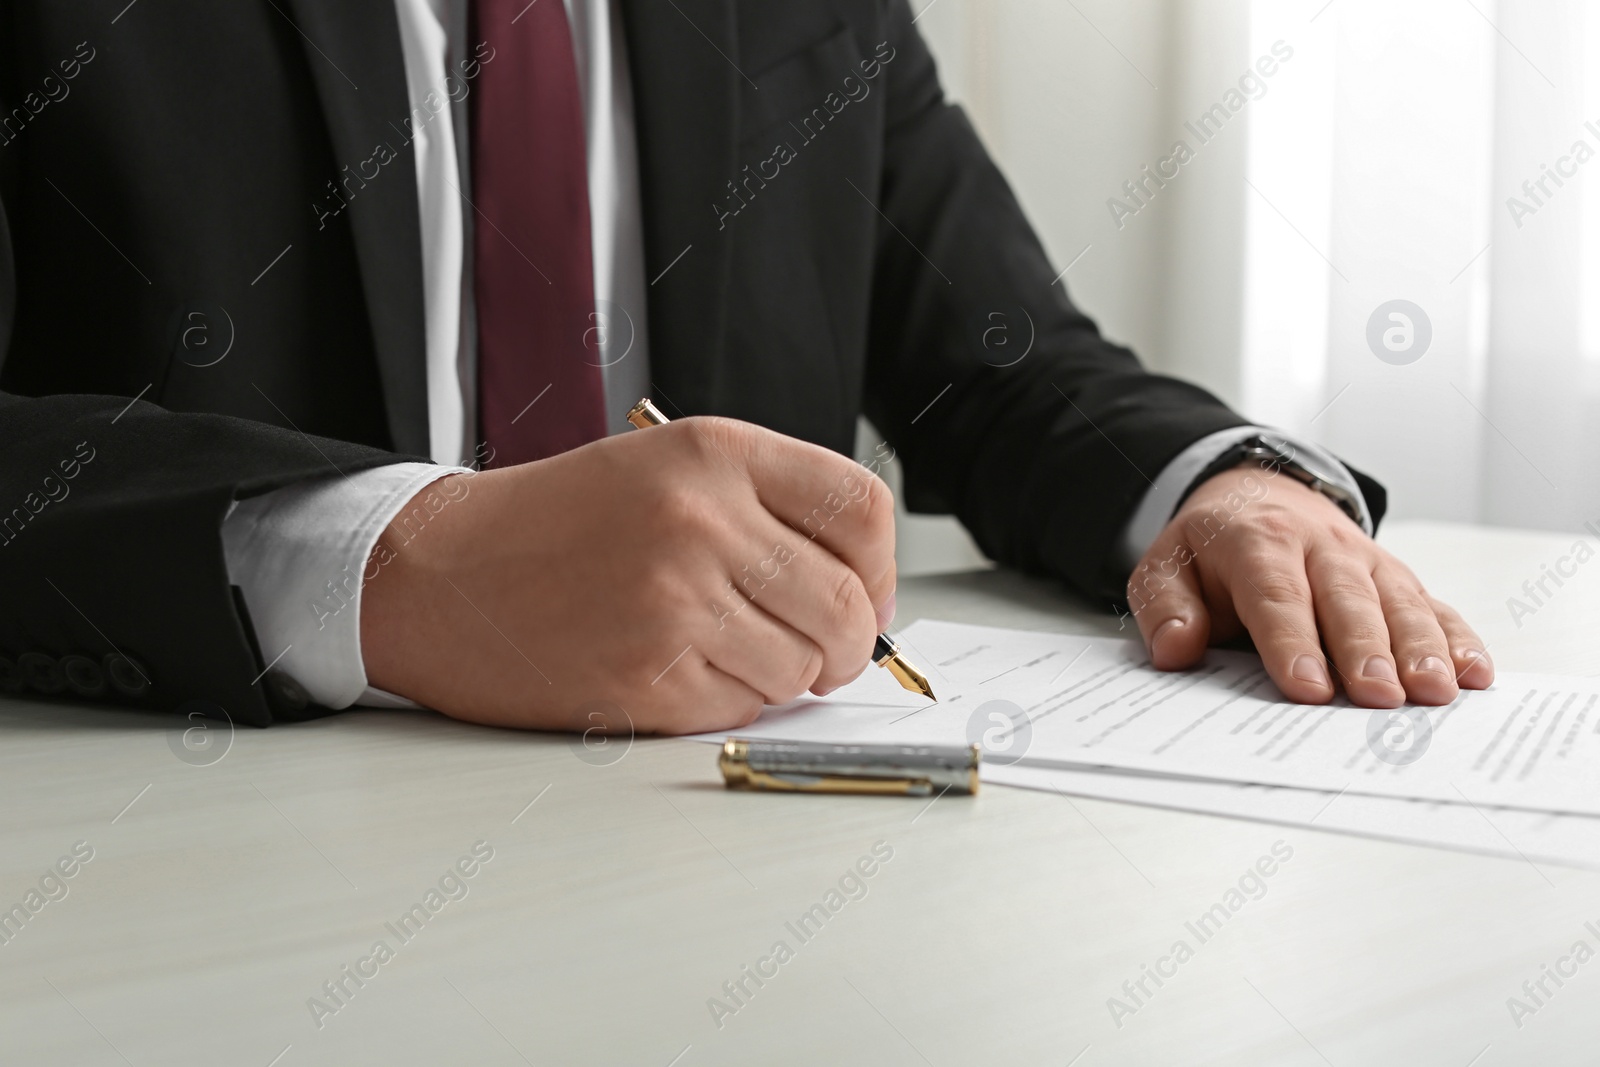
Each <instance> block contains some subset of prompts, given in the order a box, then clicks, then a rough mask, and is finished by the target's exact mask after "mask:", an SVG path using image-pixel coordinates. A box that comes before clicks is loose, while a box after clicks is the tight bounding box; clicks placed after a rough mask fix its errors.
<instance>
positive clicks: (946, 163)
mask: <svg viewBox="0 0 1600 1067" xmlns="http://www.w3.org/2000/svg"><path fill="white" fill-rule="evenodd" d="M888 26H889V44H890V46H891V47H892V48H893V49H894V51H895V55H894V58H893V60H892V62H889V63H887V64H886V65H885V76H886V77H887V79H888V81H887V88H888V97H887V103H886V105H885V106H886V108H887V117H886V127H887V132H886V137H885V144H884V153H883V166H882V171H881V179H880V185H879V188H878V189H877V190H876V194H877V195H876V197H875V201H876V203H877V205H878V207H879V208H880V210H881V211H882V213H883V214H882V218H881V219H880V222H879V227H878V234H877V257H876V261H877V267H876V272H875V278H874V294H873V306H872V321H871V325H870V341H869V356H868V371H867V374H868V381H867V389H866V394H867V401H866V406H867V414H868V417H869V418H870V419H871V420H872V422H873V423H874V425H876V426H877V427H878V429H879V431H880V432H882V433H883V435H884V436H885V437H886V438H887V439H888V441H889V443H890V444H891V445H892V446H893V447H894V448H895V450H896V453H897V455H898V456H899V458H900V459H901V461H902V463H903V472H904V475H905V491H904V496H905V501H906V504H907V506H908V507H909V508H910V509H911V510H913V511H947V512H953V513H954V514H955V515H956V516H957V517H958V518H959V519H960V520H961V521H962V523H963V524H964V525H965V526H966V527H967V529H968V530H970V531H971V532H972V535H973V536H974V538H975V539H976V540H977V542H978V544H979V546H980V547H981V548H982V549H983V551H984V552H985V553H987V554H988V555H989V556H990V557H992V558H993V559H995V560H996V561H998V562H1000V563H1003V564H1006V565H1008V566H1012V567H1016V568H1019V569H1022V570H1024V571H1029V572H1033V573H1043V574H1050V575H1054V576H1057V577H1059V578H1062V579H1065V580H1066V581H1067V582H1068V583H1070V584H1071V585H1073V586H1075V587H1077V588H1078V589H1079V590H1081V591H1083V592H1085V593H1087V594H1089V595H1090V596H1093V597H1096V598H1104V599H1109V600H1113V601H1115V600H1120V599H1121V597H1122V595H1123V592H1124V585H1125V582H1126V580H1127V571H1126V569H1125V565H1124V563H1123V562H1122V561H1121V558H1120V553H1119V551H1118V542H1119V539H1120V538H1121V536H1122V532H1123V530H1124V528H1125V527H1126V525H1127V523H1128V520H1129V518H1130V517H1131V515H1132V514H1133V511H1134V508H1135V507H1136V506H1137V505H1138V503H1139V501H1140V499H1141V498H1142V496H1143V494H1144V492H1145V491H1146V490H1147V489H1148V488H1149V486H1150V485H1151V484H1152V481H1153V479H1155V478H1156V476H1157V475H1158V474H1159V472H1160V471H1161V470H1162V469H1163V468H1164V467H1165V466H1166V465H1167V463H1168V462H1169V461H1171V460H1172V459H1173V458H1174V457H1175V456H1177V455H1178V454H1179V453H1180V452H1182V451H1183V449H1184V448H1185V447H1187V446H1188V445H1190V444H1191V443H1193V442H1195V441H1197V440H1199V439H1200V438H1202V437H1205V436H1206V435H1207V434H1210V433H1212V432H1214V431H1217V430H1222V429H1226V428H1229V427H1233V426H1242V425H1246V424H1248V420H1246V419H1245V418H1243V417H1242V416H1240V415H1238V414H1236V413H1235V412H1233V411H1231V410H1229V409H1228V407H1227V406H1226V405H1224V404H1223V403H1222V402H1221V401H1220V400H1218V399H1217V398H1216V397H1214V396H1212V395H1211V394H1210V393H1208V392H1206V391H1205V390H1203V389H1200V388H1199V387H1197V386H1194V385H1191V384H1189V383H1186V382H1182V381H1179V380H1177V379H1174V378H1169V377H1165V376H1162V375H1156V374H1151V373H1148V372H1147V371H1146V370H1144V368H1142V367H1141V366H1140V364H1139V362H1138V360H1137V359H1136V358H1135V357H1134V356H1133V354H1132V353H1131V352H1129V351H1128V350H1127V349H1126V348H1123V347H1121V346H1119V345H1115V344H1112V343H1111V342H1109V341H1107V340H1106V339H1105V338H1104V337H1102V336H1101V335H1100V333H1099V331H1098V330H1097V329H1096V327H1095V324H1094V323H1093V322H1092V321H1090V319H1089V318H1088V317H1087V316H1085V315H1084V314H1083V313H1082V312H1081V311H1079V310H1078V309H1077V308H1076V307H1075V306H1074V305H1073V303H1072V302H1071V300H1070V299H1069V298H1068V297H1067V294H1066V289H1065V281H1064V280H1059V281H1058V280H1056V279H1057V274H1056V271H1055V269H1053V268H1052V266H1051V264H1050V263H1049V261H1048V260H1047V259H1046V257H1045V253H1044V249H1043V248H1042V246H1041V245H1040V243H1039V240H1038V238H1037V237H1036V236H1035V234H1034V232H1033V230H1032V228H1031V227H1030V226H1029V224H1028V222H1027V220H1026V219H1025V218H1024V217H1023V214H1022V210H1021V207H1020V206H1019V205H1018V203H1017V200H1016V198H1015V196H1014V195H1013V194H1012V192H1011V190H1010V188H1009V187H1008V186H1007V184H1006V181H1005V179H1004V178H1003V177H1002V176H1001V175H1000V172H999V171H998V169H996V167H995V165H994V163H993V162H992V161H991V160H990V158H989V156H988V154H987V153H986V152H985V150H984V148H983V146H982V144H981V143H980V141H979V140H978V137H977V135H976V133H975V132H974V130H973V129H972V126H971V125H970V124H969V122H968V121H967V118H966V116H965V115H964V114H963V112H962V111H961V110H960V109H959V108H957V107H954V106H952V105H950V104H949V103H947V102H946V101H945V99H944V95H943V91H942V90H941V88H940V86H939V82H938V77H937V74H936V72H935V70H934V63H933V59H932V57H931V56H930V55H929V53H928V50H927V47H926V45H925V43H924V42H923V41H922V39H921V37H920V36H919V34H918V32H917V30H916V29H915V27H913V26H912V25H911V14H910V9H909V7H908V5H907V4H906V3H905V0H889V13H888ZM1368 484H1370V480H1367V481H1365V482H1364V483H1363V489H1367V486H1368ZM1372 488H1373V489H1376V488H1377V487H1376V486H1375V485H1373V486H1372ZM1373 495H1376V496H1378V497H1379V498H1380V503H1379V505H1378V506H1379V508H1380V509H1381V490H1379V491H1378V493H1376V494H1372V493H1371V492H1370V491H1369V500H1370V499H1372V496H1373Z"/></svg>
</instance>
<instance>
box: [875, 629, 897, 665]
mask: <svg viewBox="0 0 1600 1067" xmlns="http://www.w3.org/2000/svg"><path fill="white" fill-rule="evenodd" d="M899 651H900V646H899V645H897V644H895V643H894V642H893V641H891V640H889V635H888V634H879V635H878V639H877V640H876V641H874V642H873V644H872V662H873V663H876V664H877V665H878V666H880V667H881V666H883V664H884V662H885V661H886V660H889V659H893V658H894V655H895V653H896V652H899Z"/></svg>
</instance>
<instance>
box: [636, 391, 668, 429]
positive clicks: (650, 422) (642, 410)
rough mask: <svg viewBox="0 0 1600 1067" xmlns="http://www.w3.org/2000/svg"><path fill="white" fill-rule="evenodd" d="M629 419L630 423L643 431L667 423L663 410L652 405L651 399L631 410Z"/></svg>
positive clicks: (642, 401)
mask: <svg viewBox="0 0 1600 1067" xmlns="http://www.w3.org/2000/svg"><path fill="white" fill-rule="evenodd" d="M627 417H628V421H629V422H631V423H632V424H633V425H634V426H636V427H638V428H639V429H641V430H642V429H644V428H645V427H647V426H660V425H662V424H663V423H665V422H666V421H667V417H666V416H665V415H663V414H662V413H661V409H660V408H658V407H656V406H655V405H654V404H652V403H650V398H649V397H645V398H644V399H643V400H641V401H639V402H638V403H637V404H635V405H633V407H631V408H629V409H628V416H627Z"/></svg>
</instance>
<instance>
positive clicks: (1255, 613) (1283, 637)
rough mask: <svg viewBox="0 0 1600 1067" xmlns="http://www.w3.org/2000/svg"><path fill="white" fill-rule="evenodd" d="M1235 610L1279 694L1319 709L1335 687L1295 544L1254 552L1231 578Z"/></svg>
mask: <svg viewBox="0 0 1600 1067" xmlns="http://www.w3.org/2000/svg"><path fill="white" fill-rule="evenodd" d="M1231 591H1232V594H1233V606H1234V610H1235V611H1237V612H1238V614H1239V621H1241V622H1242V623H1244V625H1245V628H1246V629H1247V630H1249V631H1250V636H1251V637H1252V638H1254V640H1255V645H1256V651H1257V652H1259V653H1260V654H1261V661H1262V663H1263V664H1265V665H1266V668H1267V673H1268V674H1270V675H1271V676H1272V680H1273V681H1274V682H1275V683H1277V686H1278V689H1279V691H1281V692H1282V693H1283V695H1284V696H1285V697H1287V698H1288V699H1289V700H1291V701H1294V702H1295V703H1298V704H1323V703H1326V702H1327V701H1328V700H1329V698H1331V697H1332V696H1333V682H1332V680H1331V678H1330V677H1329V674H1328V664H1327V661H1326V660H1325V659H1324V658H1323V655H1322V645H1321V642H1320V641H1319V640H1318V638H1317V620H1316V616H1315V614H1314V613H1313V611H1312V606H1311V604H1312V600H1311V585H1310V582H1309V580H1308V579H1307V577H1306V568H1305V557H1304V555H1303V554H1302V550H1301V548H1300V547H1299V545H1298V543H1293V544H1291V543H1288V542H1287V541H1285V542H1280V543H1274V544H1270V545H1266V546H1259V547H1256V548H1255V549H1253V550H1252V552H1251V558H1249V559H1248V560H1247V561H1246V565H1245V566H1242V567H1239V568H1236V569H1235V572H1234V574H1233V578H1232V584H1231Z"/></svg>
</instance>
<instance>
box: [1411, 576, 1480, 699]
mask: <svg viewBox="0 0 1600 1067" xmlns="http://www.w3.org/2000/svg"><path fill="white" fill-rule="evenodd" d="M1423 595H1424V596H1426V595H1427V594H1423ZM1427 599H1428V605H1429V606H1430V607H1431V608H1432V609H1433V615H1434V618H1435V619H1437V620H1438V621H1439V628H1440V629H1441V630H1443V631H1444V637H1445V643H1446V644H1447V645H1448V646H1449V648H1450V662H1451V663H1452V664H1453V665H1454V667H1455V672H1456V684H1457V685H1459V686H1460V687H1461V688H1463V689H1487V688H1489V686H1491V685H1493V684H1494V661H1493V660H1491V659H1490V658H1489V653H1488V651H1487V650H1486V649H1485V648H1484V646H1483V639H1482V638H1481V637H1479V636H1478V635H1477V633H1476V632H1474V631H1473V629H1472V627H1470V626H1468V625H1467V623H1466V620H1465V619H1463V618H1462V617H1461V613H1460V612H1458V611H1456V609H1455V608H1452V607H1451V606H1450V605H1449V604H1446V603H1445V602H1444V601H1442V600H1436V599H1434V598H1433V597H1431V596H1429V597H1428V598H1427Z"/></svg>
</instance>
